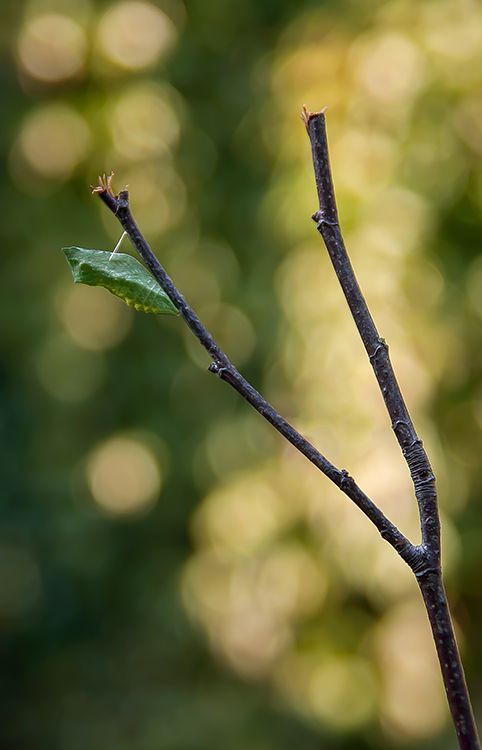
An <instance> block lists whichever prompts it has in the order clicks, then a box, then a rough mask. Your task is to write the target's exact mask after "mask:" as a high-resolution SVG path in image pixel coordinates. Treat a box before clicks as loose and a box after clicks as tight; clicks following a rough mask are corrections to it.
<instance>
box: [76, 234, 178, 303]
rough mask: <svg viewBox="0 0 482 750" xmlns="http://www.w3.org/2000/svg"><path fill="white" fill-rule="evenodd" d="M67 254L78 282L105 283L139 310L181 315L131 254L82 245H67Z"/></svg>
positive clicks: (107, 287)
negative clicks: (110, 251) (88, 247)
mask: <svg viewBox="0 0 482 750" xmlns="http://www.w3.org/2000/svg"><path fill="white" fill-rule="evenodd" d="M64 253H65V256H66V258H67V260H68V262H69V265H70V268H71V270H72V276H73V277H74V282H75V283H79V284H87V285H88V286H103V287H104V288H105V289H108V291H109V292H111V293H112V294H115V295H116V297H120V299H122V300H124V302H126V303H127V304H128V305H130V306H131V307H135V309H136V310H139V311H140V312H145V313H156V314H158V315H178V311H177V310H176V308H175V307H174V305H173V304H172V302H171V300H170V299H169V297H168V296H167V294H166V293H165V292H164V291H163V290H162V289H161V287H160V286H159V284H158V283H157V281H156V280H155V279H153V277H152V276H151V275H150V273H149V272H148V271H147V270H146V269H145V268H144V266H143V265H141V264H140V263H139V261H137V260H136V259H135V258H133V257H132V255H127V254H126V253H116V254H115V255H113V254H112V253H109V252H106V251H105V250H88V249H86V248H83V247H65V248H64Z"/></svg>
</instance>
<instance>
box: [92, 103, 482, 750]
mask: <svg viewBox="0 0 482 750" xmlns="http://www.w3.org/2000/svg"><path fill="white" fill-rule="evenodd" d="M303 120H304V122H305V125H306V129H307V131H308V134H309V137H310V141H311V146H312V152H313V163H314V168H315V177H316V185H317V190H318V197H319V202H320V209H319V211H317V212H316V214H314V216H313V218H314V219H315V221H316V223H317V227H318V229H319V231H320V233H321V235H322V237H323V239H324V240H325V244H326V246H327V248H328V252H329V254H330V257H331V259H332V262H333V265H334V268H335V271H336V273H337V276H338V278H339V280H340V283H341V286H342V289H343V291H344V293H345V297H346V299H347V302H348V305H349V307H350V310H351V312H352V315H353V317H354V319H355V323H356V325H357V327H358V330H359V332H360V335H361V338H362V340H363V343H364V345H365V348H366V350H367V353H368V355H369V358H370V362H371V364H372V367H373V369H374V372H375V375H376V378H377V380H378V383H379V385H380V389H381V391H382V395H383V398H384V400H385V404H386V406H387V410H388V413H389V415H390V418H391V422H392V427H393V430H394V432H395V435H396V437H397V439H398V442H399V444H400V447H401V449H402V452H403V455H404V457H405V460H406V461H407V464H408V466H409V469H410V473H411V476H412V480H413V483H414V488H415V494H416V497H417V501H418V507H419V513H420V523H421V529H422V543H421V544H419V545H415V544H412V542H410V541H409V540H408V539H407V538H406V537H405V536H404V535H403V534H402V533H401V532H400V531H399V529H398V528H397V527H396V526H395V525H394V524H393V523H392V522H391V521H390V520H389V519H388V518H387V517H386V516H385V515H384V513H383V512H382V511H381V510H380V508H378V507H377V505H375V503H374V502H373V501H372V500H371V499H370V498H369V497H368V496H367V495H366V494H365V493H364V492H363V490H362V489H361V488H360V487H359V486H358V485H357V483H356V482H355V480H354V479H353V478H352V477H351V476H350V475H349V474H348V472H347V471H346V470H344V469H338V468H337V467H336V466H334V465H333V464H332V463H331V462H330V461H329V460H328V459H327V458H326V457H325V456H324V455H323V454H322V453H320V452H319V451H318V450H317V449H316V448H315V447H314V446H313V445H312V444H311V443H310V442H309V441H308V440H307V439H306V438H305V437H303V435H301V433H299V432H298V431H297V430H296V429H295V428H294V427H293V426H292V425H291V424H290V423H289V422H288V421H287V420H286V419H285V418H284V417H282V416H281V415H280V414H279V413H278V412H277V411H276V409H275V408H274V407H273V406H272V405H271V404H270V403H268V401H266V399H265V398H263V396H262V395H261V394H260V393H259V392H258V391H257V390H256V389H255V388H253V386H252V385H251V384H250V383H248V381H247V380H246V379H245V378H244V377H243V376H242V375H241V374H240V373H239V372H238V370H237V369H236V367H235V366H234V365H233V364H232V363H231V361H230V360H229V358H228V356H227V355H226V354H225V352H224V351H223V350H222V349H221V348H220V347H219V345H218V344H217V342H216V341H215V340H214V338H213V336H212V335H211V334H210V333H209V331H208V330H207V329H206V327H205V326H204V324H203V323H202V322H201V320H200V319H199V318H198V316H197V315H196V313H195V312H194V310H193V309H192V307H191V306H190V305H189V304H188V303H187V301H186V300H185V298H184V297H183V295H182V294H181V292H180V291H179V289H178V288H177V287H176V286H175V284H174V282H173V281H172V279H171V278H170V277H169V276H168V274H167V273H166V271H165V269H164V268H163V266H162V265H161V264H160V263H159V261H158V260H157V258H156V257H155V255H154V254H153V252H152V250H151V248H150V247H149V244H148V243H147V241H146V240H145V238H144V237H143V235H142V233H141V231H140V230H139V227H138V226H137V224H136V222H135V220H134V217H133V216H132V213H131V210H130V206H129V194H128V191H127V190H122V191H121V192H120V193H119V195H115V194H114V192H113V190H112V180H111V177H109V178H105V177H104V178H103V179H100V180H99V185H98V186H97V187H96V188H94V192H95V193H97V194H98V195H99V197H100V198H101V200H102V201H103V202H104V203H105V204H106V206H107V207H108V208H109V209H110V210H111V211H112V213H113V214H114V215H115V216H116V217H117V219H118V220H119V222H120V223H121V225H122V227H123V229H124V231H125V233H126V234H127V235H128V236H129V238H130V240H131V242H132V244H133V246H134V247H135V249H136V250H137V251H138V253H139V254H140V256H141V257H142V258H143V260H144V262H145V264H146V265H147V267H148V268H149V270H150V271H151V273H152V275H153V276H154V278H155V279H156V280H157V282H158V283H159V284H160V286H161V287H162V289H163V290H164V291H165V293H166V294H167V295H168V297H169V298H170V300H171V301H172V303H173V304H174V306H175V307H176V308H177V310H178V311H179V313H180V315H181V317H182V318H183V320H184V322H185V323H186V324H187V325H188V326H189V328H190V329H191V331H192V333H193V334H194V335H195V336H196V338H197V339H198V341H199V342H200V343H201V345H202V346H203V347H204V349H205V350H206V351H207V353H208V354H209V356H210V357H211V359H212V362H211V364H210V366H209V370H210V372H213V373H215V374H216V375H218V377H219V378H220V379H221V380H224V381H225V382H226V383H228V384H229V385H230V386H231V387H232V388H234V390H235V391H237V392H238V393H239V394H240V395H241V396H242V397H243V398H244V399H245V400H246V401H247V402H248V403H249V404H251V406H252V407H253V408H254V409H256V411H257V412H258V413H259V414H260V415H261V416H262V417H264V418H265V419H266V420H267V421H268V422H270V424H272V425H273V427H274V428H275V429H276V430H277V431H278V432H279V433H280V434H281V435H282V436H283V437H284V438H286V440H288V441H289V442H290V443H291V444H292V445H293V446H294V447H295V448H296V449H297V450H298V451H300V453H302V454H303V455H304V456H306V458H307V459H308V460H309V461H311V463H312V464H314V466H316V467H317V468H318V469H319V470H320V471H321V472H322V473H323V474H324V475H325V476H327V477H328V478H329V479H330V480H331V481H332V482H333V483H334V484H336V486H337V487H339V488H340V490H341V491H342V492H344V493H345V495H347V496H348V497H349V498H350V499H351V500H352V501H353V502H354V503H355V505H357V506H358V507H359V508H360V510H361V511H362V512H363V513H364V514H365V515H366V516H367V517H368V518H369V519H370V521H371V522H372V523H373V524H374V525H375V526H376V528H377V529H378V531H379V532H380V534H381V536H382V537H383V538H384V539H385V540H386V541H387V542H388V543H389V544H391V546H392V547H393V548H394V549H395V550H396V551H397V553H398V554H399V555H400V557H401V558H402V559H403V560H405V562H406V563H407V564H408V565H409V566H410V568H411V569H412V571H413V572H414V574H415V576H416V577H417V580H418V583H419V586H420V588H421V591H422V595H423V597H424V601H425V604H426V608H427V612H428V614H429V619H430V623H431V626H432V632H433V635H434V639H435V643H436V646H437V653H438V655H439V661H440V664H441V669H442V673H443V677H444V683H445V687H446V691H447V696H448V700H449V705H450V709H451V712H452V716H453V720H454V725H455V728H456V732H457V737H458V740H459V747H460V748H461V750H480V744H479V740H478V736H477V729H476V727H475V722H474V718H473V714H472V709H471V705H470V699H469V695H468V691H467V686H466V684H465V678H464V673H463V669H462V664H461V661H460V656H459V653H458V649H457V644H456V641H455V636H454V632H453V627H452V623H451V620H450V614H449V610H448V605H447V600H446V597H445V592H444V589H443V584H442V576H441V567H440V523H439V516H438V510H437V498H436V492H435V479H434V476H433V472H432V470H431V467H430V464H429V461H428V458H427V455H426V453H425V451H424V449H423V446H422V442H421V440H419V438H418V436H417V434H416V432H415V428H414V426H413V423H412V420H411V418H410V415H409V413H408V410H407V407H406V405H405V402H404V400H403V397H402V394H401V391H400V388H399V385H398V383H397V380H396V378H395V375H394V372H393V369H392V366H391V363H390V359H389V357H388V347H387V345H386V343H385V341H384V340H383V339H381V338H380V336H379V335H378V331H377V329H376V327H375V324H374V322H373V319H372V317H371V315H370V312H369V310H368V307H367V305H366V302H365V300H364V298H363V295H362V293H361V291H360V288H359V286H358V283H357V280H356V278H355V274H354V272H353V268H352V266H351V263H350V261H349V258H348V255H347V252H346V249H345V246H344V243H343V239H342V236H341V232H340V227H339V223H338V213H337V209H336V203H335V196H334V190H333V183H332V179H331V173H330V166H329V159H328V146H327V140H326V132H325V118H324V113H323V112H319V113H309V112H307V110H305V109H304V110H303Z"/></svg>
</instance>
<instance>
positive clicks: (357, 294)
mask: <svg viewBox="0 0 482 750" xmlns="http://www.w3.org/2000/svg"><path fill="white" fill-rule="evenodd" d="M302 116H303V121H304V123H305V125H306V130H307V132H308V136H309V138H310V142H311V150H312V154H313V166H314V170H315V180H316V187H317V191H318V200H319V204H320V209H319V211H317V212H316V213H315V214H314V215H313V219H314V221H316V226H317V229H318V231H319V232H320V234H321V236H322V237H323V240H324V242H325V245H326V248H327V250H328V253H329V256H330V258H331V262H332V263H333V267H334V269H335V272H336V275H337V277H338V280H339V282H340V285H341V288H342V290H343V293H344V295H345V297H346V301H347V302H348V306H349V308H350V310H351V313H352V316H353V319H354V321H355V323H356V326H357V328H358V331H359V333H360V336H361V339H362V341H363V344H364V346H365V349H366V351H367V354H368V357H369V359H370V363H371V365H372V367H373V370H374V372H375V376H376V379H377V381H378V385H379V386H380V390H381V392H382V396H383V400H384V401H385V405H386V407H387V411H388V413H389V415H390V419H391V422H392V429H393V431H394V433H395V435H396V437H397V440H398V443H399V445H400V447H401V449H402V453H403V455H404V457H405V460H406V462H407V464H408V467H409V469H410V475H411V477H412V481H413V484H414V488H415V495H416V498H417V502H418V507H419V514H420V525H421V531H422V547H423V549H424V551H425V552H426V558H427V559H426V564H425V565H424V568H426V566H427V564H428V566H429V567H438V566H439V564H440V522H439V515H438V511H437V493H436V489H435V477H434V474H433V471H432V467H431V466H430V462H429V460H428V457H427V454H426V452H425V450H424V448H423V445H422V441H421V440H420V438H419V437H418V435H417V433H416V431H415V427H414V426H413V422H412V419H411V417H410V414H409V412H408V409H407V406H406V404H405V401H404V399H403V396H402V393H401V391H400V386H399V385H398V382H397V379H396V377H395V373H394V372H393V368H392V364H391V362H390V357H389V355H388V346H387V344H386V342H385V340H384V339H383V338H381V337H380V335H379V333H378V331H377V328H376V326H375V323H374V322H373V318H372V316H371V314H370V311H369V309H368V307H367V303H366V302H365V298H364V296H363V294H362V292H361V289H360V287H359V285H358V281H357V279H356V277H355V273H354V271H353V267H352V265H351V263H350V259H349V257H348V253H347V251H346V248H345V244H344V242H343V237H342V234H341V231H340V225H339V222H338V211H337V207H336V201H335V191H334V187H333V180H332V177H331V170H330V161H329V156H328V143H327V138H326V127H325V114H324V111H322V112H313V113H312V112H308V111H307V110H306V109H303V115H302Z"/></svg>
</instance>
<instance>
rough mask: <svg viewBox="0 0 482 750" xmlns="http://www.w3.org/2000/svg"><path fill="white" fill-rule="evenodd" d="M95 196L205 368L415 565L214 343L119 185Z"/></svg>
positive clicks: (348, 482)
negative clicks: (203, 354)
mask: <svg viewBox="0 0 482 750" xmlns="http://www.w3.org/2000/svg"><path fill="white" fill-rule="evenodd" d="M94 192H96V193H97V194H98V195H99V197H100V199H101V200H102V201H103V202H104V203H105V204H106V206H107V207H108V208H109V209H110V210H111V211H112V213H113V214H114V215H115V216H116V217H117V219H118V220H119V222H120V223H121V225H122V227H123V229H124V231H125V232H126V234H127V235H128V237H129V239H130V240H131V242H132V244H133V246H134V247H135V248H136V250H137V251H138V253H139V254H140V255H141V257H142V258H143V260H144V262H145V263H146V265H147V267H148V268H149V270H150V271H151V273H152V275H153V276H154V278H155V279H156V280H157V282H158V283H159V284H160V286H161V287H162V289H163V290H164V291H165V292H166V294H167V295H168V297H169V298H170V300H171V302H172V303H173V305H174V306H175V307H176V308H177V309H178V310H179V313H180V314H181V317H182V318H183V319H184V321H185V323H186V324H187V325H188V326H189V328H190V329H191V331H192V332H193V334H194V335H195V336H196V338H197V339H198V341H199V342H200V343H201V344H202V346H203V347H204V349H205V350H206V351H207V353H208V354H209V355H210V357H211V358H212V360H213V361H212V363H211V365H210V366H209V370H210V371H211V372H213V373H215V374H217V375H218V377H219V378H221V380H224V381H225V382H226V383H229V385H230V386H232V388H234V390H235V391H237V392H238V393H239V394H240V395H241V396H242V397H243V398H244V399H246V401H247V402H248V403H249V404H251V406H252V407H253V408H254V409H256V411H257V412H258V413H259V414H261V416H263V417H264V418H265V419H266V420H267V421H268V422H269V423H270V424H272V425H273V427H274V428H275V429H276V430H277V431H278V432H279V433H280V434H281V435H283V437H284V438H286V440H288V441H289V442H290V443H291V444H292V445H293V446H294V447H295V448H297V450H299V451H300V453H302V454H303V455H304V456H306V458H307V459H308V460H309V461H311V463H312V464H314V465H315V466H316V467H317V469H319V470H320V471H321V472H322V473H323V474H324V475H325V476H327V477H328V478H329V479H331V481H332V482H333V483H334V484H336V486H337V487H339V489H340V490H341V491H342V492H344V493H345V495H347V496H348V497H349V498H350V499H351V500H352V501H353V502H354V503H355V505H357V506H358V507H359V508H360V510H361V511H362V512H363V513H364V514H365V515H366V516H367V517H368V518H369V519H370V521H371V522H372V523H373V524H374V525H375V526H376V528H377V529H378V531H379V532H380V534H381V536H382V537H383V538H384V539H385V540H386V541H387V542H388V543H389V544H391V545H392V547H394V548H395V550H396V551H397V552H398V554H399V555H400V557H401V558H402V559H403V560H405V562H406V563H407V564H408V565H409V566H410V567H411V568H412V569H413V567H414V566H416V565H417V564H419V562H420V559H421V550H420V549H419V548H418V547H416V546H415V545H413V544H412V543H411V542H410V541H409V540H408V539H407V538H406V537H405V536H404V535H403V534H402V533H401V532H400V531H399V530H398V529H397V527H396V526H395V525H394V524H393V523H392V522H391V521H390V520H389V519H388V518H387V517H386V516H385V515H384V513H383V512H382V511H381V510H380V509H379V508H378V507H377V506H376V505H375V504H374V503H373V502H372V500H370V498H369V497H368V496H367V495H366V494H365V493H364V492H363V491H362V490H361V489H360V487H358V485H357V484H356V482H355V481H354V479H353V478H352V477H351V476H350V475H349V474H348V472H347V471H345V470H344V469H338V468H337V467H336V466H334V465H333V464H332V463H331V462H330V461H329V460H328V459H327V458H326V457H325V456H323V455H322V454H321V453H320V452H319V451H318V450H317V449H316V448H315V447H314V446H313V445H312V444H311V443H310V442H309V441H308V440H306V438H304V437H303V435H301V434H300V433H299V432H298V431H297V430H296V429H295V428H294V427H293V426H292V425H291V424H290V423H289V422H287V420H286V419H284V417H282V416H281V415H280V414H279V413H278V412H277V411H276V410H275V409H274V407H273V406H271V404H270V403H268V401H266V399H264V398H263V396H261V394H260V393H258V391H257V390H255V388H253V386H252V385H251V384H250V383H248V381H247V380H246V379H245V378H244V377H243V376H242V375H241V374H240V373H239V372H238V370H237V369H236V367H235V366H234V365H233V364H232V363H231V362H230V360H229V358H228V356H227V355H226V354H225V353H224V352H223V351H222V349H221V348H220V347H219V346H218V344H217V343H216V341H215V340H214V338H213V337H212V336H211V334H210V333H209V331H208V330H207V329H206V327H205V326H204V325H203V323H202V322H201V321H200V319H199V318H198V316H197V315H196V313H195V312H194V310H193V309H192V307H191V306H190V305H189V304H188V303H187V302H186V300H185V299H184V297H183V295H182V294H181V292H180V291H179V289H178V288H177V287H176V286H175V284H174V282H173V281H172V279H171V278H170V277H169V276H168V274H167V273H166V271H165V270H164V268H163V267H162V265H161V264H160V263H159V261H158V260H157V258H156V257H155V255H154V253H153V252H152V250H151V248H150V247H149V245H148V243H147V241H146V240H145V238H144V237H143V235H142V233H141V231H140V230H139V227H138V226H137V224H136V222H135V220H134V217H133V216H132V213H131V210H130V206H129V194H128V191H127V190H122V191H121V192H120V193H119V195H118V196H117V195H114V193H113V191H112V188H111V183H110V181H108V180H105V179H104V180H103V181H102V180H101V181H100V182H99V187H96V188H95V189H94Z"/></svg>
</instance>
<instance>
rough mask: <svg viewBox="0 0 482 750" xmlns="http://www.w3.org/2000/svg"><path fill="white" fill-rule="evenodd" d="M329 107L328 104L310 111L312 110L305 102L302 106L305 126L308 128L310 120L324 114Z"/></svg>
mask: <svg viewBox="0 0 482 750" xmlns="http://www.w3.org/2000/svg"><path fill="white" fill-rule="evenodd" d="M327 109H328V107H327V106H326V107H323V108H322V109H320V110H318V112H310V110H309V109H308V108H307V107H306V105H305V104H303V107H302V108H301V119H302V120H303V122H304V124H305V128H306V129H307V130H308V125H309V124H310V120H312V119H313V117H320V116H323V115H324V114H325V112H326V110H327Z"/></svg>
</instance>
